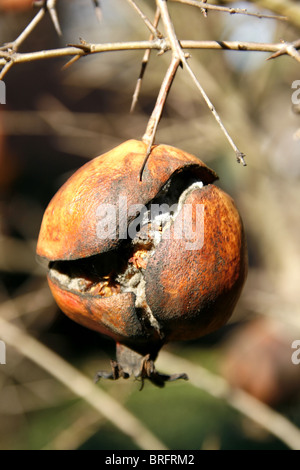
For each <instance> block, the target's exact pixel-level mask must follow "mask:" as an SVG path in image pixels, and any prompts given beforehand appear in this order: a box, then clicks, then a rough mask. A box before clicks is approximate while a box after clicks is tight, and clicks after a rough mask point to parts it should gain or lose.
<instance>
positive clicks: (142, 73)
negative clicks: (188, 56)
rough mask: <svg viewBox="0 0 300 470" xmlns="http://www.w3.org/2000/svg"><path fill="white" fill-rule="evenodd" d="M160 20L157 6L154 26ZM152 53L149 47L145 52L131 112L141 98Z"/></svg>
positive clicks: (150, 39)
mask: <svg viewBox="0 0 300 470" xmlns="http://www.w3.org/2000/svg"><path fill="white" fill-rule="evenodd" d="M159 20H160V10H159V8H156V12H155V16H154V20H153V26H154V27H155V28H157V26H158V23H159ZM153 39H154V37H153V34H152V33H151V35H150V38H149V41H152V40H153ZM150 54H151V49H147V50H146V51H145V54H144V57H143V60H142V65H141V71H140V74H139V78H138V79H137V82H136V86H135V89H134V93H133V97H132V103H131V108H130V112H131V113H132V112H133V111H134V109H135V107H136V104H137V101H138V98H139V94H140V91H141V86H142V81H143V78H144V75H145V72H146V68H147V65H148V62H149V59H150Z"/></svg>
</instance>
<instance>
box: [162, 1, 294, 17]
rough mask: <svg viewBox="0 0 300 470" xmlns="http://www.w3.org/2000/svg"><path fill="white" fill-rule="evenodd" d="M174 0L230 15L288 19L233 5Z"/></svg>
mask: <svg viewBox="0 0 300 470" xmlns="http://www.w3.org/2000/svg"><path fill="white" fill-rule="evenodd" d="M171 1H172V2H176V3H183V4H185V5H190V6H194V7H197V8H200V9H201V11H203V10H212V11H220V12H224V13H229V14H230V15H235V14H237V15H247V16H254V17H256V18H265V19H271V20H280V21H288V17H287V16H278V15H267V14H263V13H254V12H251V11H248V10H246V8H233V7H224V6H221V5H212V4H210V3H206V2H200V1H198V0H171Z"/></svg>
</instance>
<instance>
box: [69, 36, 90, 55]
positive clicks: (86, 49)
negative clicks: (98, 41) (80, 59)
mask: <svg viewBox="0 0 300 470" xmlns="http://www.w3.org/2000/svg"><path fill="white" fill-rule="evenodd" d="M79 40H80V44H68V46H70V47H77V49H81V50H82V51H83V52H85V53H86V54H89V53H90V52H92V46H91V44H89V43H88V42H86V41H85V40H84V39H82V38H79Z"/></svg>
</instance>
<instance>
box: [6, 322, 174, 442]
mask: <svg viewBox="0 0 300 470" xmlns="http://www.w3.org/2000/svg"><path fill="white" fill-rule="evenodd" d="M0 331H1V339H2V340H3V341H5V342H6V343H7V344H10V345H11V346H12V347H14V348H16V349H17V350H18V351H19V352H20V353H21V354H23V355H24V356H25V357H27V358H28V359H30V360H31V361H33V362H35V363H36V364H38V365H39V366H40V367H42V368H43V369H45V370H46V371H47V372H48V373H49V374H51V375H52V376H53V377H55V378H56V379H57V380H59V381H60V382H61V383H62V384H64V385H65V386H66V387H67V388H68V389H69V390H71V391H72V392H73V393H74V394H75V395H77V396H78V397H81V398H82V399H83V400H85V401H86V402H87V403H89V404H90V405H91V406H92V407H93V408H94V409H95V410H96V411H97V412H98V413H100V414H101V415H102V416H104V417H105V418H106V419H107V420H109V421H110V422H111V423H112V424H114V425H115V426H116V427H117V428H118V429H119V430H120V431H121V432H123V433H124V434H126V435H127V436H129V437H130V438H131V439H132V440H133V441H134V443H135V444H136V445H137V446H138V447H140V448H141V449H146V450H150V449H157V450H166V447H165V445H164V444H163V443H162V442H161V441H160V440H159V439H158V438H157V437H156V436H154V435H153V434H152V433H151V432H150V431H149V430H148V429H147V428H146V427H145V426H144V424H143V423H142V422H141V421H140V420H139V419H138V418H136V417H135V416H133V415H132V414H131V413H130V412H129V411H127V410H126V409H125V408H124V407H123V406H122V405H120V403H119V402H118V401H117V400H114V399H113V398H111V397H110V396H109V395H108V394H107V393H105V392H104V391H103V390H101V388H99V387H97V386H96V385H95V384H94V383H93V382H92V381H91V380H90V379H88V378H87V377H86V376H85V375H83V374H82V373H81V372H80V371H78V370H77V369H75V368H74V367H72V366H71V365H70V364H68V363H67V362H66V361H65V360H64V359H62V358H61V357H59V356H58V355H57V354H55V353H54V352H53V351H51V350H50V349H48V348H47V347H46V346H44V345H43V344H42V343H40V342H39V341H38V340H36V339H35V338H33V337H32V336H30V335H29V334H28V333H26V332H25V331H23V330H22V329H21V328H19V327H17V326H15V325H13V324H12V323H9V322H7V321H6V320H4V319H3V318H0Z"/></svg>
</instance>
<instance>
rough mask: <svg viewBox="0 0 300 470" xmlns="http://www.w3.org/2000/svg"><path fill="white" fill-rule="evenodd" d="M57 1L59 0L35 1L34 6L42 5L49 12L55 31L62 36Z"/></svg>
mask: <svg viewBox="0 0 300 470" xmlns="http://www.w3.org/2000/svg"><path fill="white" fill-rule="evenodd" d="M56 1H57V0H38V1H36V2H34V6H36V7H41V8H43V9H44V10H45V11H48V12H49V14H50V18H51V20H52V23H53V25H54V28H55V31H56V32H57V34H58V35H59V36H62V31H61V27H60V24H59V21H58V16H57V12H56Z"/></svg>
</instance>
